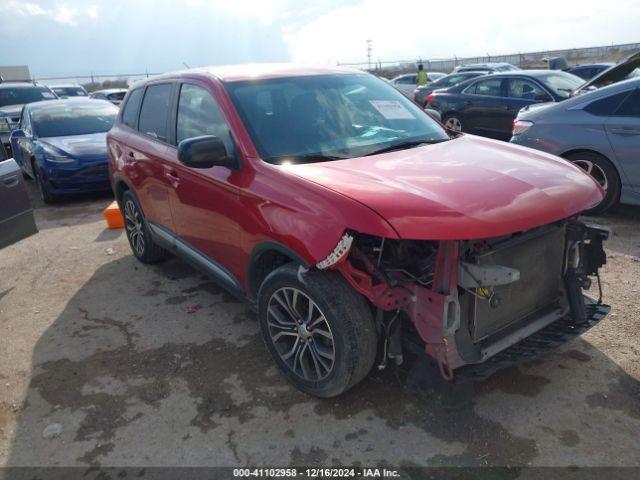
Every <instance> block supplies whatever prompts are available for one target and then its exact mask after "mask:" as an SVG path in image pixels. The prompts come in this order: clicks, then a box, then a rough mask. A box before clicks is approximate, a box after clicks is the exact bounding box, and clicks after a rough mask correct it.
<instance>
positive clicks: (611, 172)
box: [565, 152, 621, 215]
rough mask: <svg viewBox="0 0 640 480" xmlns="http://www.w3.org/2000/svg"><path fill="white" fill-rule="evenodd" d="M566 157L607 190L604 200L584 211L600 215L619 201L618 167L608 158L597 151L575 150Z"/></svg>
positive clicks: (588, 213)
mask: <svg viewBox="0 0 640 480" xmlns="http://www.w3.org/2000/svg"><path fill="white" fill-rule="evenodd" d="M565 158H566V159H567V160H569V161H570V162H571V163H573V164H574V165H576V166H577V167H579V168H581V169H582V170H584V171H585V173H587V174H588V175H589V176H590V177H591V178H593V179H594V180H595V181H596V182H597V183H598V184H599V185H600V186H601V187H602V188H603V190H604V191H605V196H604V198H603V199H602V202H600V203H599V204H598V205H596V206H595V207H593V208H592V209H590V210H587V211H585V212H584V213H586V214H587V215H600V214H602V213H604V212H606V211H607V210H609V209H610V208H611V207H612V206H614V205H615V204H616V203H618V200H619V199H620V190H621V183H620V176H619V175H618V171H617V170H616V167H614V166H613V164H612V163H611V162H610V161H609V160H608V159H607V158H605V157H603V156H602V155H600V154H599V153H596V152H575V153H572V154H569V155H567V156H566V157H565Z"/></svg>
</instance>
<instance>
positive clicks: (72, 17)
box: [0, 0, 98, 26]
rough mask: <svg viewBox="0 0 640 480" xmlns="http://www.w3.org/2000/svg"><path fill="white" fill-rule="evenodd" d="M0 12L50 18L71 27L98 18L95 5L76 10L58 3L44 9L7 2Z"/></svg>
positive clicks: (29, 3) (34, 4)
mask: <svg viewBox="0 0 640 480" xmlns="http://www.w3.org/2000/svg"><path fill="white" fill-rule="evenodd" d="M1 11H4V12H7V13H10V14H12V15H20V16H26V17H45V18H50V19H51V20H53V21H54V22H57V23H60V24H62V25H71V26H74V25H77V24H78V22H79V21H82V20H85V19H91V20H95V19H96V18H98V8H97V7H96V6H95V5H88V6H86V5H85V6H83V7H82V8H77V7H71V6H69V5H68V4H66V3H59V4H56V5H55V6H54V7H53V8H44V7H42V5H40V4H38V3H33V2H20V1H17V0H9V1H8V2H5V3H3V4H2V5H0V12H1Z"/></svg>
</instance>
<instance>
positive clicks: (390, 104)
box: [369, 100, 413, 120]
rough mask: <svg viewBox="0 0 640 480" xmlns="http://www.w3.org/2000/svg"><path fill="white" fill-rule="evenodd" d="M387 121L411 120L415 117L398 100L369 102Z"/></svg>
mask: <svg viewBox="0 0 640 480" xmlns="http://www.w3.org/2000/svg"><path fill="white" fill-rule="evenodd" d="M369 102H371V105H373V106H374V108H375V109H376V110H378V111H379V112H380V113H381V114H382V116H383V117H384V118H386V119H387V120H411V119H412V118H413V115H411V112H410V111H409V110H407V109H406V108H405V106H404V105H402V104H401V103H400V102H399V101H398V100H369Z"/></svg>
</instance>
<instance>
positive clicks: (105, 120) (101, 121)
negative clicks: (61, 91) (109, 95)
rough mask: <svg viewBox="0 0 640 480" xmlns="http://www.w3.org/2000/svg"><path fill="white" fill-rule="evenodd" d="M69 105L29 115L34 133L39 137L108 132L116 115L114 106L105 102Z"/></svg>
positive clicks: (42, 109) (53, 106)
mask: <svg viewBox="0 0 640 480" xmlns="http://www.w3.org/2000/svg"><path fill="white" fill-rule="evenodd" d="M75 102H77V100H76V101H74V103H75ZM56 103H57V102H56ZM69 103H71V102H69ZM69 103H66V102H65V103H64V104H62V105H49V106H46V107H42V108H38V109H36V110H34V111H33V112H32V113H31V119H32V121H33V124H34V128H35V132H36V134H37V135H38V136H39V137H66V136H70V135H87V134H90V133H103V132H108V131H109V129H110V128H111V126H112V125H113V122H114V120H115V118H116V115H117V113H118V109H117V108H116V107H115V106H114V105H111V104H108V103H106V102H105V103H103V102H97V101H91V102H90V103H89V102H80V103H78V104H76V105H70V104H69Z"/></svg>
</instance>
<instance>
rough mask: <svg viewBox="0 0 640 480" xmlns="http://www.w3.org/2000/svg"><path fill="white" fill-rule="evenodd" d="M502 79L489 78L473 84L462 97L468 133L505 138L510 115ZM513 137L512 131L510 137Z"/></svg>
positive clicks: (465, 128) (504, 81) (463, 121)
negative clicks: (505, 126) (505, 128)
mask: <svg viewBox="0 0 640 480" xmlns="http://www.w3.org/2000/svg"><path fill="white" fill-rule="evenodd" d="M505 84H506V80H504V79H503V78H501V77H498V78H495V77H489V78H484V79H482V80H478V81H477V82H475V83H473V84H471V85H470V86H469V87H467V88H466V89H465V90H464V91H463V92H462V95H461V97H462V98H461V100H462V106H461V108H462V123H463V128H464V130H465V131H466V132H469V133H474V134H476V135H482V136H485V137H490V138H500V139H502V138H504V124H505V122H506V121H507V120H506V118H508V115H509V113H508V112H507V105H508V102H507V99H506V92H505V87H504V85H505ZM510 137H511V129H509V136H508V137H507V139H509V138H510Z"/></svg>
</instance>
